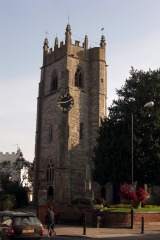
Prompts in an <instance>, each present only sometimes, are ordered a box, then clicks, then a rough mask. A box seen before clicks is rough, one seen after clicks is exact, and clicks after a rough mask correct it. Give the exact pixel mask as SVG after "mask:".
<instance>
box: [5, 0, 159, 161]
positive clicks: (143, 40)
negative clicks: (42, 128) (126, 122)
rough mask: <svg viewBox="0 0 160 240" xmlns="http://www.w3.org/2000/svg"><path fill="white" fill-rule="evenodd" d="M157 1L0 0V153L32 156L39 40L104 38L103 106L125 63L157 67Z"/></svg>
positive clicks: (125, 72) (117, 84) (111, 95)
mask: <svg viewBox="0 0 160 240" xmlns="http://www.w3.org/2000/svg"><path fill="white" fill-rule="evenodd" d="M159 11H160V1H159V0H154V1H153V0H88V1H87V0H78V1H77V0H58V1H57V0H0V32H1V34H0V36H1V37H0V152H13V151H14V152H15V151H16V149H17V146H19V147H20V148H21V149H22V152H23V154H24V157H25V158H26V159H27V160H29V161H33V159H34V148H35V129H36V105H37V95H38V83H39V80H40V67H41V65H42V46H43V40H44V38H45V36H46V35H47V37H48V39H49V42H50V47H51V46H52V45H53V42H54V38H55V37H56V36H58V38H59V40H64V32H65V28H66V25H67V23H68V18H69V23H70V25H71V28H72V39H73V40H80V41H81V42H82V41H83V39H84V35H85V34H88V38H89V46H90V47H94V46H98V45H99V42H100V38H101V34H102V32H101V28H104V31H103V34H104V35H105V37H106V42H107V51H106V61H107V64H108V72H107V77H108V88H107V93H108V99H107V105H108V106H109V105H110V104H111V103H112V100H113V99H114V98H116V89H119V88H121V86H122V85H123V84H124V82H125V80H126V78H127V77H128V76H129V71H130V68H131V66H133V67H134V68H136V69H143V70H148V69H149V68H151V69H157V68H159V67H160V14H159Z"/></svg>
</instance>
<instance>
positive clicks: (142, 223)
mask: <svg viewBox="0 0 160 240" xmlns="http://www.w3.org/2000/svg"><path fill="white" fill-rule="evenodd" d="M143 233H144V217H142V218H141V234H143Z"/></svg>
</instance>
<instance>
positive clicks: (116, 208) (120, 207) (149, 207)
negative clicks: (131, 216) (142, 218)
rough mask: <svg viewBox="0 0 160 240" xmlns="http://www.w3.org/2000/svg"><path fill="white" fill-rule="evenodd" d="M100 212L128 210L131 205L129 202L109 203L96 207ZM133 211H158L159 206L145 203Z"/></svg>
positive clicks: (159, 210) (159, 209)
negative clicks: (107, 205) (106, 205)
mask: <svg viewBox="0 0 160 240" xmlns="http://www.w3.org/2000/svg"><path fill="white" fill-rule="evenodd" d="M97 209H99V210H100V211H101V212H130V211H131V205H130V204H117V205H111V206H109V207H102V206H101V208H97ZM134 211H135V212H160V206H157V205H145V206H144V207H141V208H134Z"/></svg>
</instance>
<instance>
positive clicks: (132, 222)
mask: <svg viewBox="0 0 160 240" xmlns="http://www.w3.org/2000/svg"><path fill="white" fill-rule="evenodd" d="M133 224H134V211H133V208H131V229H133Z"/></svg>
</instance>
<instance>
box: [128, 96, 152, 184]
mask: <svg viewBox="0 0 160 240" xmlns="http://www.w3.org/2000/svg"><path fill="white" fill-rule="evenodd" d="M152 107H154V102H153V101H150V102H147V103H145V104H144V108H152ZM133 131H134V118H133V113H131V183H132V186H133V184H134V143H133V133H134V132H133Z"/></svg>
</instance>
